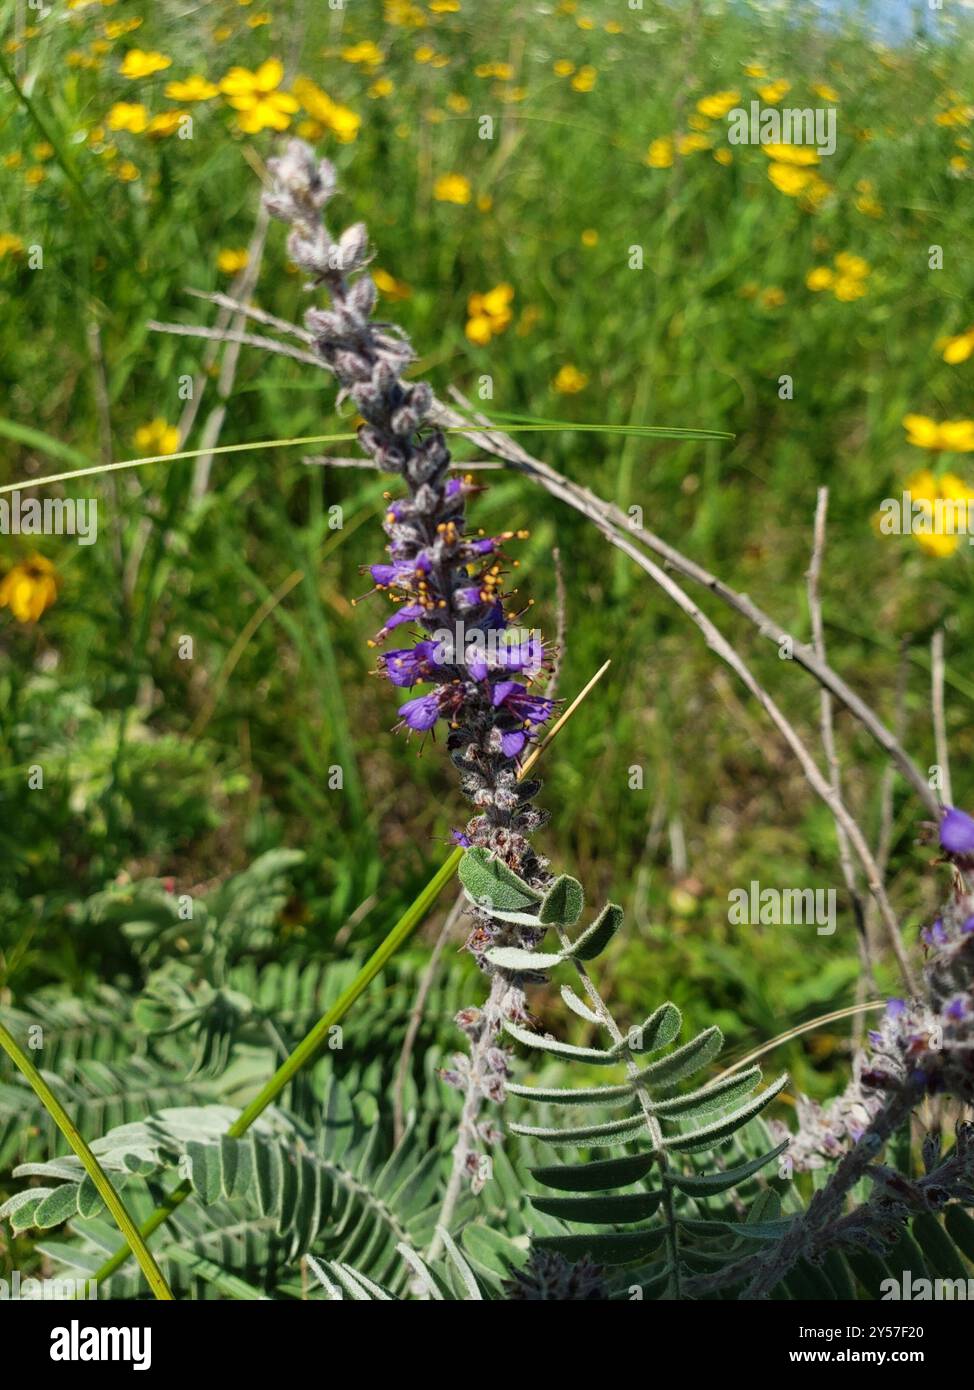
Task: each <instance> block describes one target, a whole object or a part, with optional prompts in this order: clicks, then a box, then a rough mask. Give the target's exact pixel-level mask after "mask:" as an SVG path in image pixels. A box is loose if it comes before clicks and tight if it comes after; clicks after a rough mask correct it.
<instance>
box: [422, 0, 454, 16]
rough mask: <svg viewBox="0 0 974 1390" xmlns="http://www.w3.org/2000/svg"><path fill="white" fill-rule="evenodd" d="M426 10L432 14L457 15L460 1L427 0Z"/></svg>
mask: <svg viewBox="0 0 974 1390" xmlns="http://www.w3.org/2000/svg"><path fill="white" fill-rule="evenodd" d="M428 8H429V9H430V11H431V12H432V13H433V14H459V12H460V0H429V7H428Z"/></svg>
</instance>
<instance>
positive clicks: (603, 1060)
mask: <svg viewBox="0 0 974 1390" xmlns="http://www.w3.org/2000/svg"><path fill="white" fill-rule="evenodd" d="M504 1031H505V1032H506V1033H508V1034H509V1035H510V1036H511V1037H512V1038H513V1039H514V1040H515V1042H520V1043H523V1044H524V1046H525V1047H530V1048H533V1049H534V1050H535V1051H536V1052H552V1053H554V1054H555V1055H556V1056H558V1057H564V1058H566V1059H570V1060H573V1061H576V1062H588V1063H589V1064H590V1065H591V1066H594V1067H609V1066H611V1065H612V1063H613V1062H617V1061H618V1060H619V1056H618V1053H617V1052H615V1051H612V1052H603V1051H602V1050H601V1049H600V1048H597V1047H575V1046H573V1044H571V1043H564V1042H559V1040H558V1039H557V1038H544V1037H542V1036H541V1034H540V1033H529V1032H528V1030H527V1029H526V1028H520V1027H519V1026H518V1025H517V1024H516V1023H511V1022H510V1021H509V1020H505V1022H504Z"/></svg>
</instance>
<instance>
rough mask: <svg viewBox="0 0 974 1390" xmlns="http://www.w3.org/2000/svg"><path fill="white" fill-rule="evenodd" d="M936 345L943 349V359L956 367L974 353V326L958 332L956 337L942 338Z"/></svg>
mask: <svg viewBox="0 0 974 1390" xmlns="http://www.w3.org/2000/svg"><path fill="white" fill-rule="evenodd" d="M937 346H938V347H939V348H941V349H942V350H943V359H944V361H945V362H949V363H950V365H951V366H952V367H956V366H957V365H958V363H960V362H966V361H967V359H968V358H969V357H970V356H971V354H972V353H974V328H969V329H968V330H967V332H966V333H958V334H957V336H956V337H953V338H944V339H943V340H942V341H941V342H939V343H938V344H937Z"/></svg>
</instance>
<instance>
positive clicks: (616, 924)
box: [565, 903, 623, 961]
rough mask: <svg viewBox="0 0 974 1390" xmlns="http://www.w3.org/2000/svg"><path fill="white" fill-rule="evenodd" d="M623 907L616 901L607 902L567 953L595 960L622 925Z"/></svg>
mask: <svg viewBox="0 0 974 1390" xmlns="http://www.w3.org/2000/svg"><path fill="white" fill-rule="evenodd" d="M622 917H623V913H622V908H621V907H616V905H615V903H606V905H605V907H603V909H602V911H601V912H600V913H599V915H598V917H596V919H595V921H594V922H593V923H592V925H591V926H590V927H587V928H586V929H585V931H583V932H582V934H581V936H580V937H579V938H578V940H577V941H576V942H575V943H574V945H573V946H572V948H571V950H570V951H567V952H566V953H565V954H566V955H567V956H570V957H571V958H572V959H573V960H586V961H587V960H595V958H596V956H599V955H601V954H602V952H603V951H604V950H605V948H606V946H608V944H609V942H610V941H611V940H612V938H613V937H614V936H615V934H616V932H617V931H618V930H619V928H620V927H621V926H622Z"/></svg>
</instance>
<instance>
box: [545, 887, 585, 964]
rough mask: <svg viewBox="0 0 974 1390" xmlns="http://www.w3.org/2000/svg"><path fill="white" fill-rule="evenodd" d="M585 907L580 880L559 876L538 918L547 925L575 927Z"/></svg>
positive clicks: (546, 895)
mask: <svg viewBox="0 0 974 1390" xmlns="http://www.w3.org/2000/svg"><path fill="white" fill-rule="evenodd" d="M584 906H585V893H584V892H583V890H582V885H581V884H580V883H579V881H578V879H577V878H571V877H570V875H568V874H559V876H558V877H557V878H556V879H555V881H554V883H553V884H552V885H551V887H550V888H549V889H548V891H547V893H546V894H545V895H544V898H543V900H542V903H541V911H540V912H539V914H538V918H539V920H540V921H541V922H543V923H545V925H553V924H557V925H559V926H562V927H573V926H574V925H575V923H576V922H577V921H578V919H579V917H581V915H582V908H583V907H584ZM589 930H591V928H590V929H589ZM586 935H587V933H586ZM577 945H578V943H576V948H575V949H576V950H577ZM596 954H598V952H596ZM583 959H588V957H583Z"/></svg>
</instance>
